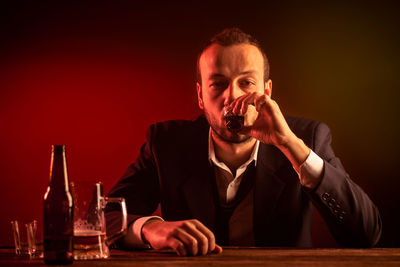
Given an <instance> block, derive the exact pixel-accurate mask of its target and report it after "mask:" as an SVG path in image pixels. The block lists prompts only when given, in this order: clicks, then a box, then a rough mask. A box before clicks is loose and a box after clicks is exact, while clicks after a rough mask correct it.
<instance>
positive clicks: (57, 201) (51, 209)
mask: <svg viewBox="0 0 400 267" xmlns="http://www.w3.org/2000/svg"><path fill="white" fill-rule="evenodd" d="M43 208H44V210H43V246H44V248H43V249H44V262H45V263H46V264H70V263H72V261H73V250H72V249H73V247H72V237H73V226H74V221H73V212H74V201H73V199H72V194H71V193H70V191H69V182H68V172H67V161H66V157H65V146H64V145H53V146H52V153H51V163H50V182H49V186H48V187H47V191H46V193H45V195H44V202H43Z"/></svg>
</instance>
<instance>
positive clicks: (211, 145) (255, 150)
mask: <svg viewBox="0 0 400 267" xmlns="http://www.w3.org/2000/svg"><path fill="white" fill-rule="evenodd" d="M259 147H260V141H259V140H257V142H256V144H255V146H254V147H253V151H252V152H251V155H250V158H249V159H248V160H247V161H246V162H245V163H244V164H243V165H242V166H247V165H249V164H250V162H252V161H253V160H254V166H256V165H257V155H258V148H259ZM208 160H209V161H210V163H214V164H215V165H217V166H219V167H222V166H221V165H224V166H225V163H223V162H221V161H219V160H218V159H217V157H216V156H215V149H214V142H213V140H212V136H211V127H210V130H209V132H208Z"/></svg>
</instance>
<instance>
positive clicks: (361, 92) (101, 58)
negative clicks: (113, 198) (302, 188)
mask: <svg viewBox="0 0 400 267" xmlns="http://www.w3.org/2000/svg"><path fill="white" fill-rule="evenodd" d="M132 2H133V1H132ZM147 2H149V3H141V4H137V3H131V2H120V1H93V2H85V3H81V2H71V1H68V2H59V1H49V2H45V1H26V2H24V1H18V3H13V4H11V3H12V2H11V1H10V3H8V4H6V3H7V2H4V1H2V3H1V7H0V12H1V21H0V25H1V26H0V27H1V28H0V30H1V36H0V179H1V195H0V205H1V210H2V215H1V221H0V227H1V228H0V229H1V230H0V245H12V237H11V226H10V220H12V219H33V218H37V219H39V223H40V222H41V217H42V199H43V194H44V192H45V188H46V186H47V182H48V173H49V164H50V149H51V148H50V147H51V144H66V145H67V160H68V167H69V174H70V179H71V180H82V179H84V180H88V179H93V180H101V181H103V182H104V184H105V187H106V190H108V189H109V188H110V187H111V186H112V185H113V184H114V183H115V182H116V181H117V179H119V177H120V176H121V175H122V173H123V172H124V171H125V169H126V167H127V166H128V164H130V163H131V162H132V161H133V160H134V159H135V158H136V156H137V153H138V149H139V147H140V146H141V144H142V143H143V141H144V135H145V131H146V129H147V127H148V126H149V125H150V124H151V123H153V122H156V121H160V120H167V119H178V118H183V119H191V118H193V117H195V116H196V115H197V114H200V110H199V109H198V107H197V100H196V93H195V82H194V79H195V61H196V54H197V51H198V49H199V48H200V46H201V44H202V43H203V42H205V41H206V40H207V39H208V38H209V37H210V36H212V35H213V34H214V33H216V32H218V31H219V30H221V29H223V28H224V27H230V26H238V27H240V28H242V29H243V30H245V31H247V32H249V33H251V34H253V35H254V36H256V37H257V38H258V39H259V40H260V41H261V43H262V45H263V47H264V49H265V50H266V51H267V54H268V55H269V59H270V63H271V76H272V80H273V82H274V85H273V94H272V96H273V98H275V99H276V100H277V101H278V103H279V104H280V107H281V109H282V110H283V111H284V113H287V114H290V115H296V116H303V117H308V118H313V119H316V120H319V121H323V122H325V123H327V124H328V125H329V126H330V128H331V130H332V133H333V138H334V139H333V147H334V149H335V151H336V154H337V155H338V156H339V157H340V158H341V159H342V161H343V164H344V166H345V167H346V170H347V171H348V172H349V173H350V174H351V175H352V177H353V179H354V180H355V181H356V182H357V183H358V184H359V185H361V186H362V187H363V188H364V189H365V191H366V192H367V193H368V194H369V195H370V197H371V198H372V199H373V200H374V202H375V203H376V204H377V205H378V207H379V209H380V210H381V214H382V217H383V223H384V235H383V237H382V240H381V242H380V245H381V246H399V241H398V240H399V237H400V236H399V230H398V229H397V227H398V225H400V220H399V218H398V216H397V212H398V210H399V209H398V205H397V203H399V201H400V197H399V194H398V192H397V191H398V189H399V182H398V178H399V175H398V172H397V169H398V167H397V165H398V158H399V157H398V150H399V147H400V145H399V140H398V132H399V131H398V130H399V127H398V126H397V125H398V122H399V119H398V114H399V104H400V103H399V83H400V82H399V77H398V73H399V70H400V66H399V65H400V64H399V62H400V61H399V59H400V53H399V51H398V47H400V46H399V45H400V43H399V41H400V40H399V37H398V28H399V20H398V18H397V16H398V14H397V9H396V8H395V5H394V4H390V3H389V2H380V3H379V4H377V3H375V4H374V5H368V4H366V3H364V4H363V6H360V5H356V4H354V5H349V4H338V3H336V4H330V5H324V6H322V5H318V4H315V3H314V4H313V5H311V4H310V5H309V6H308V7H307V6H300V5H299V6H289V5H288V4H287V6H278V5H274V6H271V5H270V4H260V3H258V2H259V1H255V2H252V1H249V2H247V3H246V4H244V3H243V2H242V3H241V5H235V3H234V2H233V1H229V2H220V1H218V4H216V3H207V2H201V3H200V2H195V3H193V4H190V3H188V4H186V5H181V4H179V5H178V4H173V3H168V4H162V2H160V3H157V2H152V1H147ZM243 5H245V6H243ZM316 229H317V233H319V232H321V235H316V242H317V244H318V245H320V246H326V245H330V244H332V243H331V241H330V240H329V239H326V237H325V234H326V233H325V232H323V230H324V228H321V227H318V228H316ZM322 232H323V233H322ZM323 234H324V235H323Z"/></svg>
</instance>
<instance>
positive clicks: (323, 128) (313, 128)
mask: <svg viewBox="0 0 400 267" xmlns="http://www.w3.org/2000/svg"><path fill="white" fill-rule="evenodd" d="M285 119H286V122H287V124H288V125H289V127H290V129H291V130H292V131H293V133H294V134H295V135H296V136H297V137H299V138H300V139H302V140H303V141H304V143H306V145H308V146H309V147H311V148H313V146H314V141H315V138H318V137H320V136H322V135H330V130H329V127H328V126H327V125H326V124H324V123H322V122H319V121H316V120H312V119H307V118H301V117H293V116H285Z"/></svg>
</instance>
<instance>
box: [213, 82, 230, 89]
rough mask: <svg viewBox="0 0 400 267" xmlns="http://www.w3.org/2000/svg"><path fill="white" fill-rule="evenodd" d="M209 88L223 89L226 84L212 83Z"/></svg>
mask: <svg viewBox="0 0 400 267" xmlns="http://www.w3.org/2000/svg"><path fill="white" fill-rule="evenodd" d="M210 87H213V88H215V89H224V88H225V87H227V83H226V82H213V83H212V84H211V85H210Z"/></svg>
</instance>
